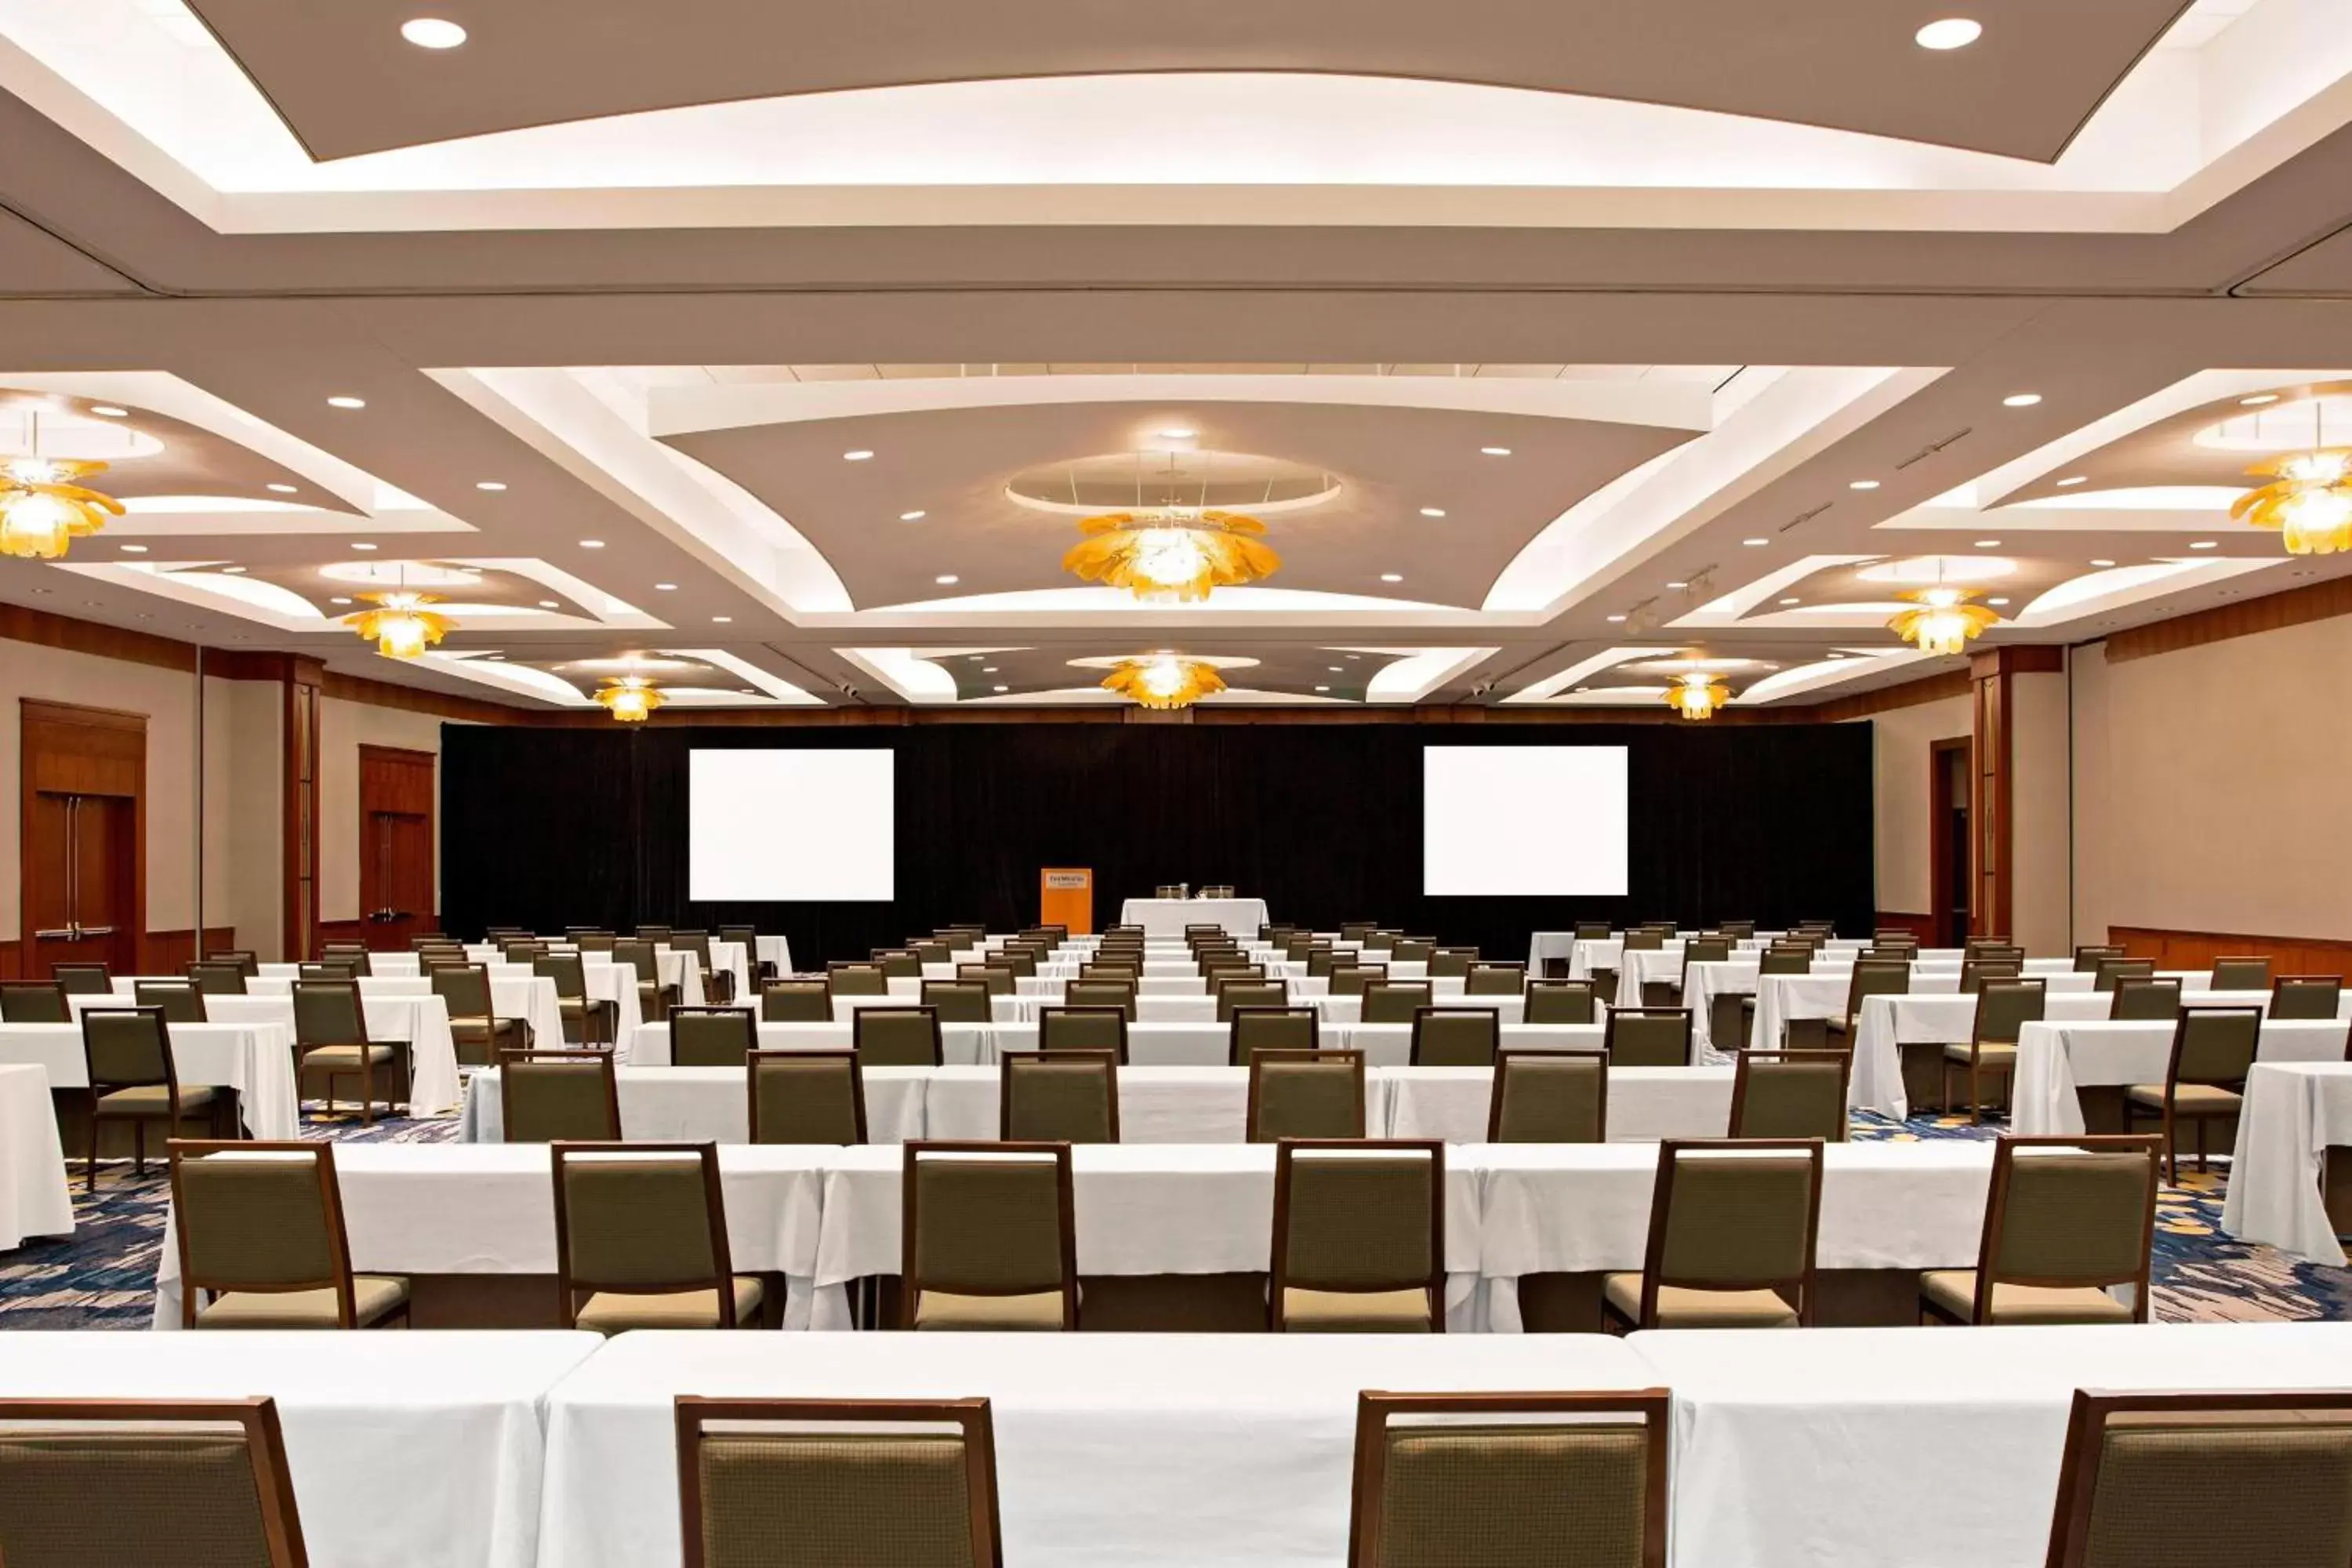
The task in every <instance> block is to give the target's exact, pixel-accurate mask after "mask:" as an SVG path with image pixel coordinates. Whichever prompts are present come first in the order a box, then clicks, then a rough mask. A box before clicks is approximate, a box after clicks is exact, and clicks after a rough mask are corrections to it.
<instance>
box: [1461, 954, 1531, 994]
mask: <svg viewBox="0 0 2352 1568" xmlns="http://www.w3.org/2000/svg"><path fill="white" fill-rule="evenodd" d="M1527 985H1528V966H1527V965H1526V964H1524V963H1488V962H1485V961H1483V960H1482V961H1481V962H1479V963H1474V964H1472V965H1471V966H1470V971H1469V973H1468V975H1467V976H1466V977H1465V979H1464V981H1463V982H1462V991H1463V994H1465V995H1466V996H1517V995H1518V994H1520V993H1521V992H1523V991H1525V990H1526V989H1527Z"/></svg>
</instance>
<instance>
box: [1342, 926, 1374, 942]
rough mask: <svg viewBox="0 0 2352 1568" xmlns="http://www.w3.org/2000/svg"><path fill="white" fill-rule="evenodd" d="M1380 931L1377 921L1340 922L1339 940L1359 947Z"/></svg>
mask: <svg viewBox="0 0 2352 1568" xmlns="http://www.w3.org/2000/svg"><path fill="white" fill-rule="evenodd" d="M1380 929H1381V922H1380V921H1340V922H1339V940H1340V941H1341V942H1355V943H1358V944H1359V945H1361V944H1362V943H1363V942H1364V941H1365V940H1366V939H1367V938H1369V937H1370V935H1371V934H1372V933H1373V932H1374V931H1378V930H1380Z"/></svg>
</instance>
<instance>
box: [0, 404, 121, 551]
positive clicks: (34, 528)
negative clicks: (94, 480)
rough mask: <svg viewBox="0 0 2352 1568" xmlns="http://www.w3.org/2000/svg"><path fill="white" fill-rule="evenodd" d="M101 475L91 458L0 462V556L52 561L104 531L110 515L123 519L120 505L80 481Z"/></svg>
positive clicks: (23, 458)
mask: <svg viewBox="0 0 2352 1568" xmlns="http://www.w3.org/2000/svg"><path fill="white" fill-rule="evenodd" d="M38 444H39V434H38V430H37V428H36V431H35V437H34V445H35V446H38ZM105 471H106V465H105V464H104V463H101V462H99V461H97V460H96V459H94V458H91V459H75V458H43V457H39V456H37V455H35V454H30V453H27V454H25V455H21V456H17V457H13V458H0V555H15V556H19V557H22V558H24V559H26V560H32V561H55V560H57V559H58V557H59V556H61V555H63V554H64V553H65V552H66V550H67V547H68V545H70V544H71V543H72V542H74V541H75V540H77V539H81V538H85V537H87V536H88V535H89V534H93V533H96V532H97V531H99V530H100V529H101V528H103V527H105V526H106V520H107V518H108V517H110V516H112V517H121V515H122V503H121V501H119V500H115V499H114V498H113V497H112V496H108V495H100V493H99V492H98V491H96V490H93V489H84V488H83V487H82V486H81V485H80V483H79V480H82V479H89V478H90V477H91V476H92V475H95V474H100V473H104V472H105Z"/></svg>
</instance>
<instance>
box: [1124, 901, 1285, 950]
mask: <svg viewBox="0 0 2352 1568" xmlns="http://www.w3.org/2000/svg"><path fill="white" fill-rule="evenodd" d="M1118 919H1119V923H1120V924H1121V925H1139V926H1141V927H1142V928H1143V934H1144V936H1145V937H1146V938H1147V939H1149V938H1151V937H1168V936H1182V935H1183V934H1184V928H1185V927H1186V926H1189V925H1221V926H1223V927H1224V928H1225V930H1226V931H1228V932H1230V933H1231V934H1233V935H1234V936H1235V937H1237V938H1240V939H1241V940H1243V941H1244V942H1247V941H1249V940H1251V939H1253V938H1255V936H1256V935H1257V933H1258V929H1259V928H1260V927H1262V926H1264V925H1265V923H1266V913H1265V900H1264V899H1129V900H1127V901H1126V902H1125V903H1124V904H1121V905H1120V906H1119V910H1118Z"/></svg>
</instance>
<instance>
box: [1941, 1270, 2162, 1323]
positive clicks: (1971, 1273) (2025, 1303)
mask: <svg viewBox="0 0 2352 1568" xmlns="http://www.w3.org/2000/svg"><path fill="white" fill-rule="evenodd" d="M1919 1293H1920V1295H1922V1296H1924V1297H1925V1298H1927V1300H1928V1301H1930V1302H1932V1303H1933V1304H1934V1305H1935V1306H1936V1307H1937V1308H1938V1309H1940V1310H1943V1311H1945V1312H1947V1313H1948V1314H1950V1315H1951V1316H1953V1317H1956V1318H1958V1319H1959V1320H1960V1321H1962V1322H1967V1321H1970V1320H1971V1319H1973V1318H1974V1316H1975V1315H1976V1310H1977V1271H1976V1270H1975V1269H1973V1268H1936V1269H1931V1270H1929V1271H1928V1272H1927V1273H1925V1274H1923V1275H1921V1276H1920V1277H1919ZM1992 1321H1994V1322H1996V1323H2010V1324H2018V1323H2039V1324H2044V1325H2048V1324H2057V1323H2128V1322H2130V1321H2133V1318H2132V1310H2131V1309H2130V1308H2129V1307H2126V1306H2125V1305H2124V1304H2123V1303H2122V1302H2121V1301H2118V1300H2116V1299H2115V1298H2114V1297H2113V1296H2110V1295H2108V1294H2107V1293H2106V1292H2105V1290H2102V1289H2099V1288H2098V1287H2097V1286H2095V1285H2075V1286H2063V1285H1995V1286H1994V1287H1993V1288H1992Z"/></svg>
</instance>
